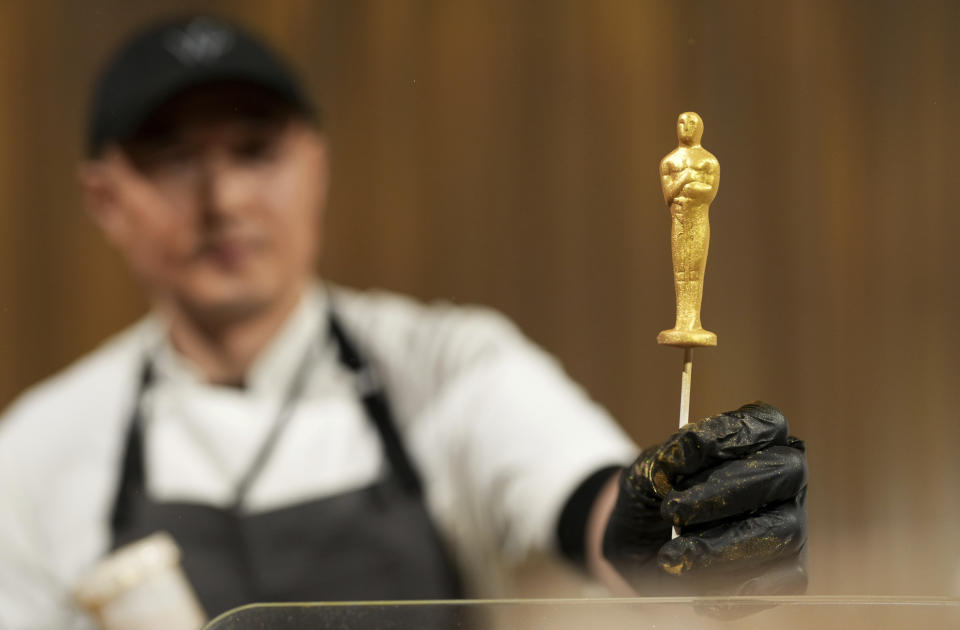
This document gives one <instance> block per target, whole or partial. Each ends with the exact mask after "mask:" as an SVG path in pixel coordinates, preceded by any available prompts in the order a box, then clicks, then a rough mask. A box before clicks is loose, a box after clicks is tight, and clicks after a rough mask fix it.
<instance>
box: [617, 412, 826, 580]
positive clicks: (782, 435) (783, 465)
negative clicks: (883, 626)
mask: <svg viewBox="0 0 960 630" xmlns="http://www.w3.org/2000/svg"><path fill="white" fill-rule="evenodd" d="M806 485H807V466H806V457H805V455H804V446H803V442H801V441H800V440H798V439H796V438H793V437H790V436H789V435H788V429H787V420H786V418H784V416H783V414H782V413H780V411H778V410H777V409H775V408H774V407H771V406H770V405H767V404H765V403H761V402H756V403H751V404H749V405H744V406H743V407H741V408H739V409H737V410H736V411H730V412H727V413H724V414H720V415H718V416H712V417H710V418H705V419H703V420H700V421H699V422H696V423H694V424H688V425H687V426H685V427H684V428H683V429H681V430H680V432H678V433H675V434H674V435H672V436H671V437H670V438H669V439H668V440H667V441H666V442H664V443H663V444H661V445H659V446H655V447H652V448H650V449H647V450H645V451H644V452H643V454H641V455H640V457H639V458H638V459H637V461H636V462H634V464H633V465H632V466H631V467H630V468H628V469H626V470H624V471H623V473H622V474H621V475H620V487H619V494H618V496H617V502H616V506H615V507H614V509H613V512H612V513H611V516H610V521H609V523H608V525H607V529H606V532H605V533H604V539H603V552H604V555H605V556H606V557H607V559H608V560H609V561H610V562H611V563H612V564H613V565H614V567H616V569H617V570H618V571H619V572H620V573H621V574H622V575H623V576H624V577H625V578H626V579H628V581H631V582H632V583H633V584H635V585H638V584H643V583H645V582H646V583H650V582H651V579H653V580H654V581H656V583H657V585H658V586H665V587H666V588H667V589H668V590H671V591H674V592H676V591H677V590H680V591H682V592H697V593H700V594H720V593H724V594H759V593H766V594H781V593H788V592H800V591H803V590H804V589H805V588H806V571H805V567H804V562H803V560H804V556H805V554H804V553H803V551H804V547H805V545H806V540H807V513H806V499H805V497H806ZM671 525H675V526H676V527H678V529H679V531H680V536H679V537H678V538H676V539H674V540H671V539H670V536H671ZM668 576H677V577H681V576H683V577H685V578H686V579H684V580H673V579H670V578H669V577H668ZM658 578H659V579H658ZM664 582H666V584H664ZM671 587H672V588H671ZM678 587H679V588H678Z"/></svg>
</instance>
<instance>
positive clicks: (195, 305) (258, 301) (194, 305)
mask: <svg viewBox="0 0 960 630" xmlns="http://www.w3.org/2000/svg"><path fill="white" fill-rule="evenodd" d="M276 301H277V297H276V296H273V295H271V294H270V293H269V292H266V291H249V290H248V291H230V292H227V291H218V292H203V293H200V292H194V293H188V294H186V295H180V296H178V298H177V299H176V302H177V303H178V304H179V307H180V309H181V310H183V311H184V312H185V313H186V314H187V316H188V317H190V318H191V319H192V320H194V321H196V322H197V323H199V324H201V325H204V326H224V325H230V324H235V323H239V322H242V321H244V320H247V319H250V318H254V317H256V316H257V315H259V314H261V313H263V312H264V311H266V310H268V309H269V308H270V306H271V305H272V304H273V303H274V302H276Z"/></svg>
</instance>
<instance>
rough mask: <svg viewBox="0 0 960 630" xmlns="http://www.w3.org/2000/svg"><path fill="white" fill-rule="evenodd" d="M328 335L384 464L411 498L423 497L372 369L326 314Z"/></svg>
mask: <svg viewBox="0 0 960 630" xmlns="http://www.w3.org/2000/svg"><path fill="white" fill-rule="evenodd" d="M329 313H330V314H329V321H330V334H331V336H332V337H333V339H334V341H336V344H337V349H338V352H339V358H340V363H341V364H343V366H344V367H346V368H347V369H349V370H350V371H351V372H353V373H354V376H355V377H356V379H357V382H358V389H359V390H360V401H361V403H362V404H363V407H364V410H366V412H367V416H369V418H370V420H371V421H373V424H374V426H375V427H376V429H377V432H378V433H379V434H380V439H381V440H382V442H383V447H384V450H385V451H386V456H387V460H388V461H389V462H390V466H391V467H392V468H393V471H394V473H395V474H396V475H397V477H398V478H399V480H400V482H401V484H402V485H403V487H404V488H405V489H406V490H407V491H408V492H410V493H411V494H413V495H416V496H421V495H422V494H423V483H422V482H421V480H420V475H419V474H418V473H417V469H416V468H415V467H414V465H413V461H412V460H411V459H410V456H409V454H408V453H407V449H406V448H405V447H404V445H403V440H402V438H401V437H400V433H399V432H398V431H397V425H396V422H395V420H394V416H393V411H392V410H391V408H390V404H389V402H388V400H387V395H386V392H385V391H384V388H383V385H382V384H381V382H380V381H379V380H378V379H377V378H376V376H375V374H374V372H373V369H372V367H371V366H370V364H369V363H368V362H367V360H366V359H365V358H364V357H363V355H362V354H361V353H360V352H359V350H358V349H357V346H356V345H355V344H354V343H353V341H351V339H350V337H349V336H347V334H346V332H345V331H344V329H343V325H342V324H341V323H340V320H339V318H338V317H337V315H336V314H335V313H334V312H333V310H330V311H329Z"/></svg>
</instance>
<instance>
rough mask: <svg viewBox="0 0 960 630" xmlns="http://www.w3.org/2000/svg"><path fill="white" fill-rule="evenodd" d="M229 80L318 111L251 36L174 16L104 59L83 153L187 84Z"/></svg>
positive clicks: (132, 126)
mask: <svg viewBox="0 0 960 630" xmlns="http://www.w3.org/2000/svg"><path fill="white" fill-rule="evenodd" d="M228 81H229V82H242V83H249V84H252V85H256V86H258V87H262V88H264V89H266V90H269V91H271V92H273V93H275V94H276V95H277V96H279V97H280V98H281V99H283V100H284V101H287V102H288V103H290V104H291V105H293V106H294V107H295V109H297V110H299V111H301V112H303V113H304V114H307V115H309V116H311V117H316V116H317V111H316V110H315V108H314V107H313V106H312V104H311V103H310V101H309V99H308V98H307V97H306V95H305V94H304V93H303V91H302V90H301V88H300V85H299V82H298V80H297V78H296V76H295V75H294V72H293V71H292V69H291V68H290V67H289V66H288V65H287V64H286V63H285V62H284V61H283V60H281V59H280V57H279V56H277V55H276V54H275V53H274V52H273V51H271V50H269V49H268V48H267V46H266V45H264V44H263V43H262V42H260V41H259V40H258V39H257V38H256V37H254V36H253V35H251V34H250V33H247V32H245V31H244V30H242V29H240V28H238V27H237V26H236V25H234V24H231V23H229V22H226V21H224V20H222V19H220V18H214V17H210V16H191V17H185V18H179V19H176V20H170V21H167V22H164V23H161V24H156V25H153V26H150V27H147V28H146V29H144V30H142V31H140V32H139V33H137V34H135V35H134V36H133V37H131V38H130V39H129V40H127V42H126V43H125V44H123V45H122V46H120V48H119V49H118V50H117V52H115V53H114V55H113V56H112V57H111V58H110V60H109V61H108V63H107V64H106V65H105V67H104V69H103V71H102V72H101V74H100V76H99V78H98V80H97V82H96V86H95V88H94V91H93V102H92V105H91V108H90V120H89V127H88V130H87V153H88V155H91V156H96V155H98V154H99V153H100V151H101V150H102V149H103V148H104V146H105V145H106V144H108V143H109V142H111V141H114V140H121V141H122V140H124V139H126V138H129V137H130V136H132V135H133V134H134V133H136V131H137V130H138V128H139V127H140V125H141V124H143V123H144V121H146V120H147V118H149V116H150V114H152V113H153V112H154V111H156V109H157V108H158V107H160V106H161V105H163V104H164V103H166V102H167V101H168V100H170V99H171V98H172V97H174V96H176V95H177V94H179V93H181V92H183V91H184V90H186V89H188V88H192V87H196V86H199V85H205V84H209V83H218V82H228Z"/></svg>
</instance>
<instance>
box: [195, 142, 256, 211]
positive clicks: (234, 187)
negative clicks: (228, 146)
mask: <svg viewBox="0 0 960 630" xmlns="http://www.w3.org/2000/svg"><path fill="white" fill-rule="evenodd" d="M249 192H250V191H248V190H246V183H245V181H244V178H243V177H242V174H241V173H239V172H238V171H237V169H235V168H232V167H231V165H230V162H229V160H228V159H226V158H225V157H224V156H219V155H214V156H209V157H207V158H206V159H205V160H204V165H203V205H204V211H205V213H206V214H208V215H210V216H212V217H224V218H225V217H230V216H234V215H236V214H237V213H238V212H240V211H241V210H242V209H243V207H244V204H245V203H246V202H247V201H248V199H249Z"/></svg>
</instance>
